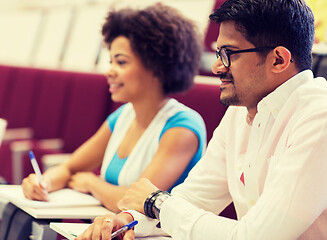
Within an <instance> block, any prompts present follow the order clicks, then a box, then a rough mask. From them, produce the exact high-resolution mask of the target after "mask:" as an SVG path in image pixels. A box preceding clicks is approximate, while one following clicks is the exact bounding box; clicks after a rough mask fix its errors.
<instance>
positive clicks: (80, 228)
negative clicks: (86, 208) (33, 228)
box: [50, 222, 172, 240]
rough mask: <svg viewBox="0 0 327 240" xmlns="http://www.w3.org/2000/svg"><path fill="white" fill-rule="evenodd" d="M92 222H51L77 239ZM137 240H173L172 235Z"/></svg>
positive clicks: (61, 232) (63, 232) (60, 231)
mask: <svg viewBox="0 0 327 240" xmlns="http://www.w3.org/2000/svg"><path fill="white" fill-rule="evenodd" d="M88 226H90V224H87V223H58V222H51V223H50V228H51V229H53V230H54V231H56V232H57V233H59V234H60V235H62V236H64V237H65V238H67V239H69V240H73V239H75V237H76V236H78V235H80V234H81V233H83V232H84V231H85V229H87V228H88ZM135 239H136V240H145V239H146V240H171V239H172V238H170V237H163V236H149V237H136V238H135Z"/></svg>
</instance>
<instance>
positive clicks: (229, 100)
mask: <svg viewBox="0 0 327 240" xmlns="http://www.w3.org/2000/svg"><path fill="white" fill-rule="evenodd" d="M218 76H219V78H220V79H228V80H231V83H232V84H233V90H234V91H233V92H234V95H233V96H229V97H226V98H223V99H222V98H221V96H220V102H221V103H222V104H223V105H225V106H227V107H228V106H232V105H233V106H238V105H239V104H240V99H239V98H238V96H237V94H236V91H235V86H234V78H233V76H232V74H228V73H221V74H219V75H218ZM220 91H221V92H223V91H224V88H222V87H221V88H220Z"/></svg>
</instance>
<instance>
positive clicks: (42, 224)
mask: <svg viewBox="0 0 327 240" xmlns="http://www.w3.org/2000/svg"><path fill="white" fill-rule="evenodd" d="M7 203H8V201H7V200H5V199H1V198H0V209H1V212H0V213H1V216H2V211H3V209H4V207H5V205H6V204H7ZM18 207H19V208H20V209H22V210H23V211H25V212H26V213H28V214H29V215H31V216H33V217H34V218H35V219H36V220H35V221H34V222H33V223H32V234H31V235H32V238H31V239H34V240H56V239H57V234H56V233H55V232H54V231H53V230H52V229H50V227H49V224H48V222H49V221H50V220H54V219H94V218H95V217H97V216H102V215H105V214H107V213H109V212H110V211H109V210H108V209H106V208H104V207H102V206H87V207H65V208H39V209H36V208H31V207H25V206H18ZM44 220H47V221H44Z"/></svg>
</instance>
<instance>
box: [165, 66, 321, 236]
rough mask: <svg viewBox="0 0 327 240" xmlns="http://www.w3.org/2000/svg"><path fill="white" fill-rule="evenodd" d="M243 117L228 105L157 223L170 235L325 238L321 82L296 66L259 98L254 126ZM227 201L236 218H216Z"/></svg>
mask: <svg viewBox="0 0 327 240" xmlns="http://www.w3.org/2000/svg"><path fill="white" fill-rule="evenodd" d="M246 116H247V109H246V108H245V107H229V108H228V110H227V112H226V114H225V116H224V118H223V120H222V121H221V123H220V125H219V127H218V128H217V129H216V130H215V132H214V135H213V138H212V139H211V141H210V143H209V145H208V148H207V152H206V154H205V156H204V157H203V158H202V159H201V160H200V162H199V163H198V164H197V165H196V166H195V167H194V168H193V170H192V171H191V172H190V174H189V177H188V178H187V179H186V181H185V182H184V183H183V184H181V185H179V186H178V187H176V188H175V189H174V190H173V192H172V194H173V197H171V198H169V199H167V200H166V201H165V202H164V203H163V205H162V209H161V212H160V220H161V226H162V229H163V230H164V231H165V232H166V233H168V234H169V235H171V236H172V237H173V239H175V240H203V239H205V240H219V239H222V240H229V239H242V240H243V239H244V240H245V239H246V240H256V239H258V240H270V239H271V240H277V239H278V240H284V239H285V240H286V239H287V240H290V239H298V238H300V236H301V235H302V234H303V233H304V232H305V231H306V232H305V234H304V235H302V239H315V240H316V239H326V238H325V237H326V235H323V234H326V232H327V231H326V230H324V229H327V227H326V226H319V222H321V221H318V220H323V219H327V218H325V215H327V214H322V213H323V212H324V210H325V209H327V82H326V80H325V79H323V78H316V79H313V74H312V72H311V71H309V70H307V71H304V72H301V73H299V74H297V75H296V76H294V77H293V78H291V79H289V80H288V81H286V82H285V83H284V84H282V85H281V86H279V87H278V88H277V89H276V90H275V91H274V92H272V93H271V94H269V95H268V96H267V97H265V98H264V99H262V101H260V103H259V104H258V113H257V114H256V116H255V118H254V119H253V122H252V126H250V125H248V124H247V122H246ZM242 173H244V184H243V183H242V181H241V180H240V177H241V175H242ZM231 201H233V202H234V205H235V208H236V212H237V215H238V221H236V220H231V219H226V218H223V217H219V216H218V214H219V213H220V212H221V211H222V210H223V209H224V208H225V207H226V206H227V205H228V204H229V203H230V202H231ZM319 216H320V217H319ZM315 221H316V222H315ZM314 222H315V223H314ZM313 223H314V224H313ZM310 225H311V227H310ZM309 227H310V229H309V230H308V231H307V229H308V228H309ZM311 229H313V231H311ZM324 231H325V233H324Z"/></svg>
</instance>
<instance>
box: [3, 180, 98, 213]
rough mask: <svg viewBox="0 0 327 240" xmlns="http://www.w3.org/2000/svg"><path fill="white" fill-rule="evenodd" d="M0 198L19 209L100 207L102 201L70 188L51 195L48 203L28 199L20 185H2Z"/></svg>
mask: <svg viewBox="0 0 327 240" xmlns="http://www.w3.org/2000/svg"><path fill="white" fill-rule="evenodd" d="M0 197H1V198H4V199H7V200H8V201H10V202H12V203H13V204H15V205H16V206H18V207H30V208H63V207H82V206H99V205H101V203H100V201H99V200H97V199H96V198H95V197H93V196H91V195H89V194H85V193H81V192H78V191H75V190H72V189H70V188H65V189H61V190H58V191H55V192H52V193H49V198H50V200H49V201H48V202H43V201H34V200H30V199H27V198H26V197H25V196H24V194H23V190H22V187H21V186H20V185H0Z"/></svg>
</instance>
